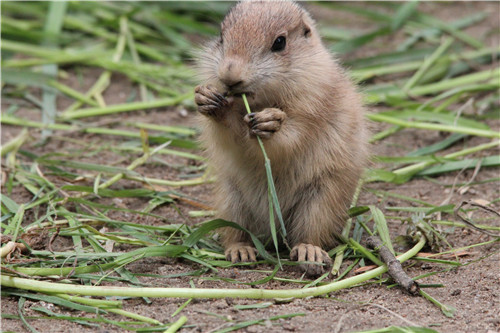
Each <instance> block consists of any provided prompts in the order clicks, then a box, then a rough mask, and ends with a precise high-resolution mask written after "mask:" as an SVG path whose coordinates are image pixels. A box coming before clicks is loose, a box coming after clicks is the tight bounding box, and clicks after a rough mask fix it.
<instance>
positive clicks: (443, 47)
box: [403, 38, 453, 91]
mask: <svg viewBox="0 0 500 333" xmlns="http://www.w3.org/2000/svg"><path fill="white" fill-rule="evenodd" d="M451 44H453V38H447V39H446V40H445V41H444V42H443V43H442V44H441V45H440V46H439V47H438V48H437V49H436V51H435V52H434V53H433V54H431V56H430V57H429V58H427V59H425V60H424V62H423V63H422V66H420V68H419V69H418V71H417V72H415V74H414V75H413V76H412V77H411V78H410V79H409V80H408V81H407V82H406V84H405V85H404V86H403V91H409V90H410V89H411V88H413V87H414V86H415V85H416V84H417V83H418V81H419V80H420V79H421V78H422V76H423V75H424V74H425V73H426V72H427V70H429V68H430V67H431V66H432V65H434V64H435V63H436V61H437V59H438V58H439V57H441V55H442V54H443V53H444V52H446V50H448V48H449V47H450V46H451Z"/></svg>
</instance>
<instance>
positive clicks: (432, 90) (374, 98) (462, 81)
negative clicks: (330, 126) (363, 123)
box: [365, 68, 500, 116]
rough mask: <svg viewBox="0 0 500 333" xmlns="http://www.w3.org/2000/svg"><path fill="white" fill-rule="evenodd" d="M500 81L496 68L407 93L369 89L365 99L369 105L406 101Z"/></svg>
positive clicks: (428, 85)
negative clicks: (396, 100) (472, 85)
mask: <svg viewBox="0 0 500 333" xmlns="http://www.w3.org/2000/svg"><path fill="white" fill-rule="evenodd" d="M499 80H500V68H496V69H492V70H485V71H482V72H476V73H471V74H467V75H462V76H459V77H455V78H452V79H447V80H442V81H439V82H436V83H431V84H426V85H421V86H417V87H414V88H412V89H410V90H409V91H408V92H407V93H405V92H404V91H403V90H401V89H399V88H397V87H396V86H391V87H390V89H389V90H388V91H386V92H380V93H378V92H375V91H370V89H369V88H367V89H366V90H365V95H366V96H365V99H366V102H368V103H379V102H384V101H386V100H387V99H388V98H389V97H392V98H402V99H404V98H405V97H406V96H407V95H409V96H414V97H418V96H424V95H432V94H436V93H438V92H441V91H445V90H449V89H453V88H457V87H460V86H465V85H471V84H477V83H479V82H481V83H491V84H496V85H497V86H498V85H500V83H499V82H500V81H499ZM369 116H370V115H369Z"/></svg>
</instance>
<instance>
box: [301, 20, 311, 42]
mask: <svg viewBox="0 0 500 333" xmlns="http://www.w3.org/2000/svg"><path fill="white" fill-rule="evenodd" d="M303 33H304V37H306V38H309V37H311V27H310V26H308V25H307V23H305V22H304V27H303Z"/></svg>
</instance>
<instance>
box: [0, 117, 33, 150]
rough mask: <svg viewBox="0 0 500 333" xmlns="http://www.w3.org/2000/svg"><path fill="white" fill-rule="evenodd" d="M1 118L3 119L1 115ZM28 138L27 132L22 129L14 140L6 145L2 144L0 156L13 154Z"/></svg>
mask: <svg viewBox="0 0 500 333" xmlns="http://www.w3.org/2000/svg"><path fill="white" fill-rule="evenodd" d="M2 117H4V115H2ZM28 138H29V133H28V130H27V129H26V128H23V130H22V131H21V132H20V133H19V134H18V135H17V136H16V137H15V138H14V139H12V140H10V141H9V142H7V143H4V144H3V145H2V146H1V147H0V156H4V155H6V154H7V153H10V152H13V153H14V154H15V153H16V152H17V151H18V150H19V148H20V147H21V146H22V145H23V144H24V143H25V142H26V140H27V139H28Z"/></svg>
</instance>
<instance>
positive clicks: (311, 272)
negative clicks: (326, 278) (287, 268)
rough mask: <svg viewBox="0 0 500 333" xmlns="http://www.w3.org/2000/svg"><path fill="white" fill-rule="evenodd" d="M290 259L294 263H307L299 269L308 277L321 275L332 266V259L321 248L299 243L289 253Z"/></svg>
mask: <svg viewBox="0 0 500 333" xmlns="http://www.w3.org/2000/svg"><path fill="white" fill-rule="evenodd" d="M290 259H292V260H296V261H308V262H309V263H303V264H300V265H299V267H300V268H301V269H302V270H303V271H304V272H305V273H306V275H308V276H318V275H321V274H323V273H324V272H325V271H326V270H325V269H328V268H329V267H330V266H331V265H332V259H330V257H329V256H328V253H326V252H325V251H324V250H323V249H322V248H320V247H319V246H316V245H312V244H305V243H301V244H298V245H295V246H294V247H293V248H292V251H291V252H290Z"/></svg>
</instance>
